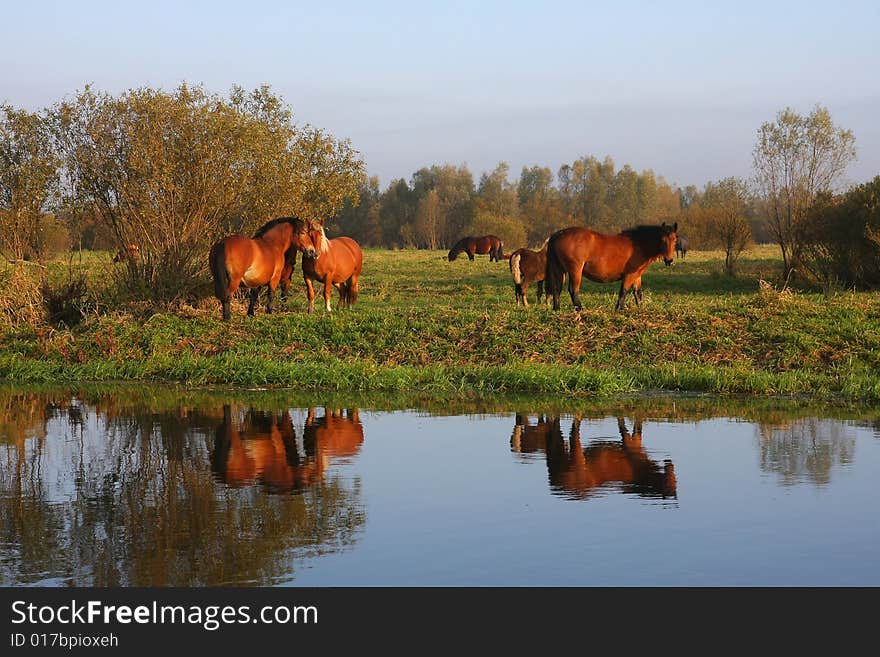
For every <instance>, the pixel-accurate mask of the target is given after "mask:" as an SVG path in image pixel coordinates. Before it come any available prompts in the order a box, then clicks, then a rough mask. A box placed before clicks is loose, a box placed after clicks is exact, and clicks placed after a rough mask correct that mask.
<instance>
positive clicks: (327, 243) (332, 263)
mask: <svg viewBox="0 0 880 657" xmlns="http://www.w3.org/2000/svg"><path fill="white" fill-rule="evenodd" d="M320 230H321V248H320V249H319V250H318V251H315V252H314V253H304V254H303V259H302V273H303V279H304V280H305V283H306V296H307V297H308V299H309V312H310V313H312V312H314V310H315V288H314V286H313V285H312V281H318V282H321V283H323V284H324V307H325V308H326V309H327V312H330V311H331V308H330V297H331V296H332V295H333V292H332V289H333V288H334V287H335V288H336V289H337V290H339V308H340V309H342V308H350V307H351V306H353V305H354V304H355V302H356V301H357V297H358V278H359V277H360V275H361V269H362V267H363V264H364V254H363V252H362V251H361V247H360V246H359V245H358V243H357V242H355V241H354V240H353V239H351V238H350V237H336V238H334V239H332V240H330V239H327V237H326V235H325V234H324V228H323V227H322V228H321V229H320Z"/></svg>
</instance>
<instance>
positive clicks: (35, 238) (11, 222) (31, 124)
mask: <svg viewBox="0 0 880 657" xmlns="http://www.w3.org/2000/svg"><path fill="white" fill-rule="evenodd" d="M59 164H60V162H59V160H58V157H57V155H56V153H55V151H54V149H53V144H52V137H51V132H50V130H49V129H48V126H47V124H46V120H45V116H44V115H41V114H33V113H30V112H27V111H25V110H17V109H15V108H13V107H11V106H9V105H2V106H0V253H2V254H4V255H6V256H7V257H9V258H12V259H16V260H21V259H23V258H24V257H25V256H28V255H33V256H35V257H38V258H39V257H41V256H42V255H43V251H44V246H45V244H44V240H43V237H44V235H43V232H44V231H43V228H44V225H43V224H44V221H43V216H44V214H45V212H46V210H47V209H48V207H47V206H49V205H50V204H51V203H52V202H53V201H54V199H55V195H56V193H57V192H58V189H59V173H58V167H59Z"/></svg>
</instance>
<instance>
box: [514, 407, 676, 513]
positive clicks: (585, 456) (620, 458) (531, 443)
mask: <svg viewBox="0 0 880 657" xmlns="http://www.w3.org/2000/svg"><path fill="white" fill-rule="evenodd" d="M516 422H517V424H516V426H515V427H514V430H513V436H512V438H511V449H513V451H514V452H517V453H520V454H527V453H530V452H541V451H543V452H544V455H545V457H546V459H547V470H548V472H549V476H550V486H551V488H553V489H554V490H555V491H557V492H560V493H562V494H563V495H565V496H566V497H569V498H572V499H586V498H588V497H591V496H593V495H595V494H596V493H597V492H598V491H599V489H601V488H608V487H609V486H615V487H619V488H620V489H621V490H622V491H623V492H626V493H635V494H637V495H642V496H645V497H661V498H668V497H676V495H677V482H676V478H675V466H674V465H673V464H672V462H671V461H669V460H666V461H664V462H663V465H662V466H661V465H660V464H658V463H657V462H655V461H652V460H651V459H650V458H648V455H647V454H646V453H645V450H644V448H643V447H642V423H641V421H639V420H636V422H635V426H634V427H633V431H632V433H630V432H629V431H628V430H627V428H626V425H625V424H624V421H623V418H618V419H617V426H618V430H619V431H620V437H621V442H612V441H597V442H593V443H590V444H589V445H588V446H587V447H586V448H584V447H582V446H581V437H580V425H581V419H580V417H575V418H574V420H573V422H572V425H571V433H570V435H569V439H568V444H567V445H566V442H565V439H564V438H563V436H562V430H561V428H560V422H559V419H558V418H553V419H550V420H546V419H544V418H541V419H539V420H538V423H537V424H536V425H529V423H528V418H524V416H521V415H517V421H516Z"/></svg>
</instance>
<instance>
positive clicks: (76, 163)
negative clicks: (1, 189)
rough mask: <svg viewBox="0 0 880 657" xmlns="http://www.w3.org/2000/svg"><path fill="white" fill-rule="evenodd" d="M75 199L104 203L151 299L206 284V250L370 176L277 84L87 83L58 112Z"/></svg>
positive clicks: (313, 213) (335, 199) (309, 211)
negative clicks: (299, 113) (303, 119)
mask: <svg viewBox="0 0 880 657" xmlns="http://www.w3.org/2000/svg"><path fill="white" fill-rule="evenodd" d="M52 121H53V127H54V131H55V135H56V138H57V143H58V146H59V148H60V151H61V154H62V156H63V164H64V173H65V176H66V179H67V181H68V182H69V189H68V190H67V191H68V201H69V205H72V206H79V207H86V208H93V209H94V210H95V211H96V213H97V216H98V217H100V219H101V221H102V222H103V223H104V224H105V225H106V226H107V227H108V228H109V230H110V233H111V234H112V235H113V238H114V240H115V241H116V245H117V247H119V248H122V247H124V246H125V245H128V244H137V245H138V247H139V254H140V257H139V258H138V259H136V260H135V259H132V260H129V261H128V262H127V275H126V276H125V277H124V278H123V280H122V282H123V283H124V284H125V285H126V286H127V287H128V288H129V290H130V291H131V292H133V293H135V294H136V295H137V296H140V297H142V298H150V299H153V300H155V301H159V302H170V301H174V300H176V299H181V298H193V297H198V296H200V295H201V294H202V290H203V288H202V285H203V284H204V283H205V282H206V281H207V253H208V250H209V248H210V246H211V244H212V243H213V242H215V241H216V240H217V239H219V238H220V237H222V236H223V235H224V234H227V233H229V232H232V231H241V232H252V231H253V230H254V229H255V228H257V227H258V226H259V225H261V224H262V223H264V222H265V221H267V220H269V219H271V218H273V217H277V216H284V215H298V216H301V217H303V218H305V219H320V220H323V219H325V218H326V217H330V216H332V215H333V214H334V213H335V212H336V211H337V210H338V209H339V208H340V207H341V205H342V202H343V200H344V199H345V198H351V197H354V196H355V195H356V193H357V184H358V182H360V181H362V180H363V164H362V163H361V162H360V160H359V159H358V157H357V154H356V153H355V152H354V151H353V150H352V149H351V146H350V144H348V142H339V141H336V140H335V139H333V138H332V137H330V136H328V135H326V134H325V133H323V132H322V131H320V130H317V129H315V128H312V127H310V126H306V127H304V128H299V127H297V126H296V125H295V124H294V123H293V121H292V113H291V111H290V109H289V108H288V107H287V106H286V105H285V104H284V103H283V101H282V100H281V99H280V98H278V97H277V96H275V95H274V94H272V92H271V91H270V90H269V88H268V87H261V88H259V89H256V90H254V91H253V92H251V93H245V92H244V91H243V90H242V89H241V88H234V89H233V90H232V93H231V94H230V97H229V99H223V98H221V97H219V96H216V95H213V94H209V93H207V92H206V91H205V90H204V89H202V88H201V87H190V86H188V85H186V84H183V85H181V86H180V87H178V88H177V89H175V90H174V91H172V92H165V91H161V90H154V89H149V88H139V89H133V90H129V91H127V92H125V93H123V94H121V95H119V96H115V97H114V96H111V95H109V94H106V93H97V92H95V91H93V90H92V89H91V88H89V87H86V89H85V90H84V91H82V92H80V93H78V94H76V96H75V97H74V98H73V99H72V100H69V101H64V102H62V103H60V104H58V105H57V106H55V107H54V108H53V110H52Z"/></svg>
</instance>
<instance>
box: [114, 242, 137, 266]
mask: <svg viewBox="0 0 880 657" xmlns="http://www.w3.org/2000/svg"><path fill="white" fill-rule="evenodd" d="M140 257H141V249H140V247H139V246H138V245H137V244H126V245H125V248H124V249H119V250H118V251H117V252H116V255H114V256H113V262H125V261H127V260H128V261H132V262H134V261H135V260H137V259H138V258H140Z"/></svg>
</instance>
